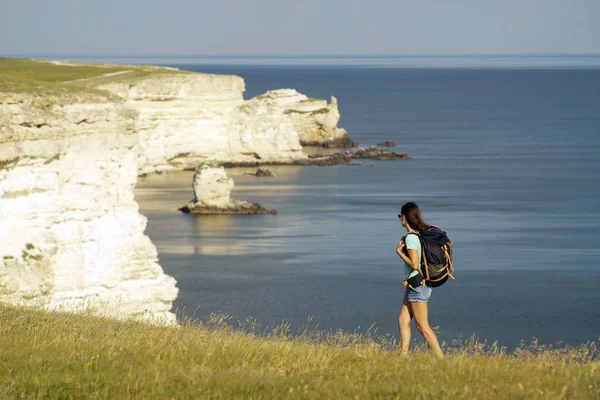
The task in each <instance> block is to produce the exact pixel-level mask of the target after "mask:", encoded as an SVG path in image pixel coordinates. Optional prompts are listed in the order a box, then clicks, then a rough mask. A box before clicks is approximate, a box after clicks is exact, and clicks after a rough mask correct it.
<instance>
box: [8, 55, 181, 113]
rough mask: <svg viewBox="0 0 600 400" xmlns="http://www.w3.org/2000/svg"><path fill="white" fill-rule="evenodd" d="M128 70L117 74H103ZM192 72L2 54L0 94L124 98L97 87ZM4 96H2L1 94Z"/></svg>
mask: <svg viewBox="0 0 600 400" xmlns="http://www.w3.org/2000/svg"><path fill="white" fill-rule="evenodd" d="M117 72H126V73H123V74H119V75H114V76H104V75H106V74H113V73H117ZM188 73H189V72H184V71H178V70H172V69H166V68H160V67H153V66H147V67H146V66H131V65H129V66H127V65H124V66H121V65H106V64H85V63H70V62H69V63H67V64H54V63H51V62H48V61H43V60H30V59H16V58H0V94H3V95H4V96H6V95H7V94H9V93H12V94H15V93H17V94H29V95H35V96H38V97H48V98H49V99H46V101H47V102H49V103H52V99H51V97H60V98H61V100H62V101H63V102H65V101H66V102H67V103H68V102H69V99H71V101H70V102H73V103H75V102H79V103H86V102H106V101H121V100H120V99H119V98H118V97H117V96H114V95H111V94H110V93H108V92H105V91H102V90H97V89H96V88H95V87H96V86H99V85H101V84H105V83H112V82H135V81H136V80H139V79H142V78H145V77H148V76H150V75H153V76H156V75H169V74H188ZM0 100H2V96H0Z"/></svg>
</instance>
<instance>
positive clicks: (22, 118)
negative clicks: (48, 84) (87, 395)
mask: <svg viewBox="0 0 600 400" xmlns="http://www.w3.org/2000/svg"><path fill="white" fill-rule="evenodd" d="M136 121H137V111H136V110H134V109H131V108H129V107H127V106H126V105H125V104H123V103H120V102H118V101H115V99H114V98H110V97H106V96H104V95H102V94H98V93H94V92H90V93H85V92H78V91H74V92H73V93H70V94H60V93H59V94H57V95H56V96H44V97H40V96H37V95H35V94H27V93H24V94H23V93H22V94H7V93H0V282H1V287H0V301H3V302H9V303H13V304H26V305H28V304H29V305H36V306H42V307H46V308H60V309H62V310H67V311H81V310H84V309H89V308H92V309H95V310H96V311H100V312H102V313H103V314H106V315H113V316H138V317H141V318H147V319H152V320H154V321H162V322H169V323H171V322H174V321H175V315H174V314H172V313H171V312H170V309H171V306H172V301H173V300H174V299H175V298H176V296H177V288H176V287H175V280H174V279H173V278H171V277H169V276H167V275H165V274H164V273H163V270H162V268H161V267H160V265H159V264H158V262H157V252H156V248H155V247H154V245H153V244H152V242H151V241H150V239H149V238H148V237H147V236H145V235H144V229H145V227H146V218H145V217H143V216H142V215H140V214H139V212H138V206H137V204H136V202H135V200H134V197H133V187H134V185H135V183H136V179H137V166H136V164H137V154H138V146H139V140H138V135H137V130H136Z"/></svg>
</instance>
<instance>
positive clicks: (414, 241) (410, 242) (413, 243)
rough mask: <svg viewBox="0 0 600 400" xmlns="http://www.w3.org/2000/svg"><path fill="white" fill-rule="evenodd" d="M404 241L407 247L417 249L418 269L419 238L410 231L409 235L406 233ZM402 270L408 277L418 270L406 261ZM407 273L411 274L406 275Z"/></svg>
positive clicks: (419, 254)
mask: <svg viewBox="0 0 600 400" xmlns="http://www.w3.org/2000/svg"><path fill="white" fill-rule="evenodd" d="M404 243H406V248H407V249H409V250H417V255H418V256H419V269H420V268H421V241H420V240H419V237H418V236H417V235H415V234H413V233H411V234H410V235H406V238H405V239H404ZM404 270H405V272H406V275H407V277H408V278H412V277H413V276H415V275H416V274H418V271H415V270H414V269H412V268H411V267H410V266H409V265H408V264H406V263H404ZM411 271H412V272H411ZM408 274H411V275H410V276H408Z"/></svg>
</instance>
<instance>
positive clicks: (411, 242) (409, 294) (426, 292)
mask: <svg viewBox="0 0 600 400" xmlns="http://www.w3.org/2000/svg"><path fill="white" fill-rule="evenodd" d="M398 218H400V222H401V223H402V226H403V227H404V228H406V231H407V234H406V236H404V237H403V238H402V239H401V240H400V242H399V243H398V247H397V248H396V253H397V254H398V256H400V258H401V259H402V260H403V261H404V263H405V264H406V265H405V266H404V268H405V272H406V278H405V279H407V280H408V279H409V278H413V277H415V279H413V280H412V281H415V280H416V281H417V282H418V281H420V280H421V278H420V273H419V270H420V267H421V242H420V240H419V236H417V235H418V233H419V232H420V231H421V230H423V229H426V227H427V225H426V224H425V222H424V221H423V217H421V211H420V210H419V206H418V205H417V204H416V203H412V202H409V203H406V204H404V205H403V206H402V209H401V211H400V214H398ZM405 249H406V251H405ZM411 286H412V287H411ZM429 296H431V287H429V285H419V284H416V285H407V286H405V292H404V301H403V302H402V307H401V308H400V314H399V315H398V328H399V330H400V354H402V355H406V354H408V345H409V343H410V321H411V320H412V319H413V318H414V319H415V324H416V325H417V330H418V331H419V332H420V333H421V335H423V338H424V339H425V341H426V342H427V344H428V345H429V347H430V348H431V350H432V351H433V352H434V354H435V355H436V356H437V357H439V358H443V357H444V354H443V353H442V349H440V344H439V343H438V340H437V337H436V336H435V333H434V332H433V330H432V329H431V327H430V326H429V321H428V319H427V302H428V301H429Z"/></svg>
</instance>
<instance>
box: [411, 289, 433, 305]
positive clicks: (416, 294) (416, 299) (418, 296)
mask: <svg viewBox="0 0 600 400" xmlns="http://www.w3.org/2000/svg"><path fill="white" fill-rule="evenodd" d="M431 290H432V289H431V287H430V286H427V285H420V286H417V287H416V288H414V289H411V288H409V287H408V286H407V287H406V297H407V298H408V302H409V303H427V302H428V301H429V296H431Z"/></svg>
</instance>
